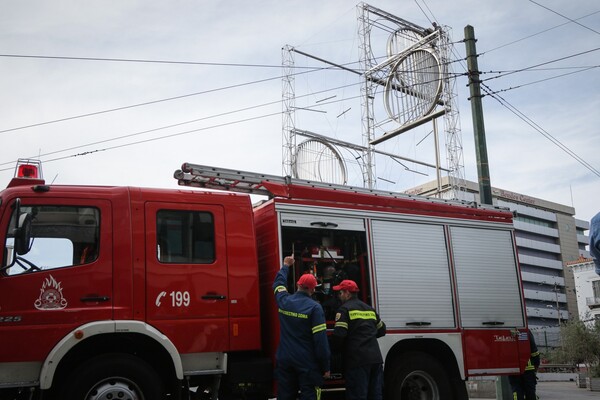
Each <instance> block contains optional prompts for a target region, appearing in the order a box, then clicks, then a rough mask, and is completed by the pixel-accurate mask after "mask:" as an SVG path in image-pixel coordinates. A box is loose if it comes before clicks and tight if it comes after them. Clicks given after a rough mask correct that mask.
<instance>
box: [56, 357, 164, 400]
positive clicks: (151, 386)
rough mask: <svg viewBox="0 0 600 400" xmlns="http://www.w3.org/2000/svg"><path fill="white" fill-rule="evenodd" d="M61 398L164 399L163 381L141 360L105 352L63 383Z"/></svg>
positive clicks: (85, 399) (87, 399)
mask: <svg viewBox="0 0 600 400" xmlns="http://www.w3.org/2000/svg"><path fill="white" fill-rule="evenodd" d="M61 394H62V396H61V400H106V399H110V398H113V399H119V400H163V398H164V389H163V382H162V380H161V379H160V377H159V376H158V374H157V373H156V371H155V370H154V369H153V368H152V367H150V365H148V363H147V362H145V361H144V360H142V359H140V358H138V357H134V356H131V355H128V354H106V355H102V356H98V357H95V358H93V359H91V360H89V361H86V362H84V363H83V364H82V365H80V366H79V368H77V369H75V371H74V372H73V373H71V374H70V375H69V377H68V378H67V380H66V381H65V382H62V390H61Z"/></svg>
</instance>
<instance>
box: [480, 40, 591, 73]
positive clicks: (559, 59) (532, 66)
mask: <svg viewBox="0 0 600 400" xmlns="http://www.w3.org/2000/svg"><path fill="white" fill-rule="evenodd" d="M598 50H600V47H596V48H594V49H590V50H586V51H582V52H579V53H575V54H571V55H569V56H564V57H560V58H556V59H554V60H550V61H545V62H543V63H539V64H535V65H531V66H529V67H525V68H520V69H516V70H513V71H510V72H506V73H504V74H499V75H496V76H493V77H491V78H487V79H483V80H482V82H485V81H490V80H492V79H498V78H502V77H505V76H508V75H512V74H516V73H517V72H523V71H528V70H531V69H534V68H537V67H541V66H543V65H548V64H552V63H555V62H559V61H563V60H568V59H569V58H573V57H579V56H582V55H584V54H589V53H593V52H595V51H598Z"/></svg>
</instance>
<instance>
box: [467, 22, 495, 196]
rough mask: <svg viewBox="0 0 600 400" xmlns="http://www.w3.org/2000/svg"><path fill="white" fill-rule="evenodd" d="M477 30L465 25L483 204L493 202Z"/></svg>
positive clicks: (472, 111)
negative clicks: (478, 60) (477, 48)
mask: <svg viewBox="0 0 600 400" xmlns="http://www.w3.org/2000/svg"><path fill="white" fill-rule="evenodd" d="M475 42H476V39H475V31H474V29H473V27H472V26H471V25H467V26H465V46H466V49H467V68H468V70H469V91H470V96H471V97H470V98H469V100H470V101H471V113H472V114H473V133H474V134H475V152H476V155H477V175H478V178H479V198H480V201H481V204H492V185H491V182H490V171H489V164H488V156H487V145H486V143H485V125H484V123H483V107H482V105H481V86H480V83H481V81H480V80H479V66H478V65H477V50H476V48H475Z"/></svg>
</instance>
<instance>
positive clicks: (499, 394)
mask: <svg viewBox="0 0 600 400" xmlns="http://www.w3.org/2000/svg"><path fill="white" fill-rule="evenodd" d="M475 42H476V39H475V30H474V29H473V27H472V26H471V25H467V26H465V46H466V49H467V68H468V70H469V92H470V96H471V97H470V98H469V100H470V101H471V113H472V114H473V133H474V134H475V153H476V155H477V176H478V180H479V199H480V202H481V204H492V184H491V182H490V170H489V163H488V156H487V145H486V142H485V125H484V123H483V106H482V105H481V86H480V83H481V81H480V80H479V66H478V65H477V49H476V48H475ZM511 398H512V393H511V390H510V385H509V384H508V377H506V376H499V377H498V379H497V380H496V399H497V400H511Z"/></svg>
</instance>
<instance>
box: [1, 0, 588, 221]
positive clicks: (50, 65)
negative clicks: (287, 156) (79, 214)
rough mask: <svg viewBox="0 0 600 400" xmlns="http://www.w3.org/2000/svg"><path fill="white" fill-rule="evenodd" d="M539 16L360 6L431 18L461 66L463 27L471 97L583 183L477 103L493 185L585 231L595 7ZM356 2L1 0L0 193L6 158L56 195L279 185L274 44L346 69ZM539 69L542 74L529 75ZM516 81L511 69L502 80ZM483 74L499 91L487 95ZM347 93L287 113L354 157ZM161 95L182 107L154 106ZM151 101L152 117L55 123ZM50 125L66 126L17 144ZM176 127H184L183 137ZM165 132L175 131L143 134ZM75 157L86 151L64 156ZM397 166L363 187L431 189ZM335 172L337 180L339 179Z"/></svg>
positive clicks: (386, 167) (464, 4) (7, 172)
mask: <svg viewBox="0 0 600 400" xmlns="http://www.w3.org/2000/svg"><path fill="white" fill-rule="evenodd" d="M536 2H537V3H538V4H535V3H534V2H532V1H526V0H506V1H497V0H455V1H452V2H449V1H446V0H427V1H425V2H424V1H423V0H418V2H417V1H414V0H406V1H403V2H399V1H391V0H374V1H372V2H370V3H369V4H371V5H373V6H375V7H378V8H380V9H383V10H385V11H387V12H389V13H391V14H394V15H396V16H398V17H400V18H403V19H405V20H408V21H410V22H413V23H415V24H418V25H420V26H423V27H428V26H431V21H432V20H434V18H435V20H437V21H438V23H440V24H442V25H445V26H448V27H450V28H451V29H452V38H453V41H454V42H456V43H455V46H456V47H455V55H454V58H455V59H461V58H464V55H465V48H464V43H462V42H461V41H462V39H463V37H464V33H463V29H464V27H465V26H466V25H472V26H474V28H475V35H476V37H477V39H478V41H477V50H478V53H482V55H481V56H480V57H479V59H478V62H479V69H480V70H481V71H483V72H485V74H484V75H482V79H489V80H488V81H486V82H485V83H486V85H488V87H489V88H490V89H491V90H494V91H502V92H500V93H498V94H499V95H500V96H502V99H504V101H505V102H506V103H507V104H509V105H510V106H512V107H514V108H515V109H516V110H518V112H520V113H522V114H523V115H524V116H525V117H526V118H529V119H530V120H531V121H532V122H533V123H535V124H537V125H538V126H539V127H541V129H543V131H544V132H545V133H547V134H549V135H552V137H554V138H555V139H557V140H558V141H560V142H561V143H562V144H564V145H565V146H566V147H567V148H568V149H570V150H571V151H573V152H574V153H575V154H576V155H577V156H579V157H581V158H582V159H583V160H585V161H586V162H587V163H589V164H591V166H592V167H593V168H594V169H595V170H596V172H595V173H594V172H593V171H590V169H588V168H586V167H584V166H583V165H582V164H580V163H579V162H577V161H576V160H575V159H574V158H572V157H571V156H569V155H567V154H566V153H565V152H564V151H563V150H561V149H559V148H558V147H557V146H556V145H555V144H553V143H552V142H551V141H550V140H548V139H547V138H545V137H544V136H543V135H542V134H541V133H539V132H538V131H536V130H535V129H533V128H532V127H531V126H530V125H528V124H527V123H525V122H524V121H523V120H522V119H520V118H519V117H517V116H516V115H515V114H514V113H513V112H511V111H510V110H508V109H507V108H506V107H505V106H503V105H502V104H500V102H499V101H498V100H496V99H494V98H492V97H489V96H486V97H484V98H483V110H484V113H485V126H486V134H487V145H488V153H489V162H490V174H491V182H492V185H493V186H495V187H499V188H502V189H505V190H509V191H513V192H518V193H523V194H527V195H530V196H534V197H539V198H542V199H545V200H549V201H554V202H557V203H561V204H567V205H573V206H574V207H575V209H576V212H577V214H576V216H577V217H578V218H580V219H584V220H589V219H590V218H591V217H592V216H593V215H594V214H595V213H596V212H598V211H600V200H598V199H600V176H598V175H597V174H596V173H597V172H598V170H599V169H600V157H598V154H599V153H600V134H599V132H598V129H599V128H598V127H599V126H600V116H599V115H600V113H599V112H598V109H600V98H599V96H598V88H599V87H600V68H598V67H599V66H600V4H598V3H597V1H594V0H576V1H571V2H565V1H561V0H536ZM356 4H357V3H356V2H349V1H341V0H329V1H313V0H304V1H253V2H248V1H242V0H238V1H171V2H163V1H128V0H119V1H112V0H103V1H85V2H83V1H41V0H36V1H34V0H21V1H8V0H0V26H1V28H0V32H1V34H0V54H2V55H3V56H2V57H0V80H1V82H2V84H1V88H2V91H1V92H0V108H1V110H2V114H1V115H2V118H1V119H0V131H1V132H0V141H1V143H2V146H0V186H1V187H4V186H5V185H6V184H7V183H8V181H9V180H10V178H11V177H12V174H13V172H14V162H15V160H16V159H17V158H18V157H36V156H38V155H41V159H42V160H43V161H44V175H45V178H46V180H47V181H48V182H50V181H53V180H54V183H56V184H79V183H84V184H102V185H131V186H150V187H167V188H176V187H177V182H176V181H175V180H174V179H173V178H172V174H173V171H174V170H176V169H178V168H179V167H180V165H181V163H183V162H192V163H198V164H206V165H214V166H220V167H226V168H234V169H241V170H247V171H256V172H263V173H270V174H280V173H281V160H282V133H281V132H282V118H281V114H280V113H281V110H282V106H281V104H280V100H281V97H282V89H281V88H282V83H281V79H280V76H281V67H280V65H281V48H282V47H283V46H284V45H286V44H288V45H291V46H295V47H296V48H297V49H299V50H301V51H304V52H306V53H310V54H313V55H316V56H318V57H321V58H325V59H328V60H330V61H333V62H335V63H339V64H348V63H355V62H356V61H357V60H358V44H359V39H358V35H357V9H356ZM544 7H546V8H544ZM549 9H550V10H553V11H554V12H552V11H550V10H549ZM557 13H558V14H561V15H558V14H557ZM569 19H571V20H576V22H573V21H569ZM382 40H385V38H383V39H382ZM577 54H579V55H577ZM7 55H22V56H40V55H42V56H54V57H82V58H111V59H129V60H133V59H135V60H148V61H158V60H163V61H181V62H188V64H183V63H182V64H173V63H155V62H143V63H142V62H116V61H113V62H109V61H91V60H71V59H68V60H67V59H44V58H23V57H7ZM559 59H562V60H560V61H556V60H559ZM295 60H296V66H298V67H299V69H298V71H299V72H301V71H308V69H307V68H306V67H317V68H319V67H324V65H323V64H322V63H319V62H317V61H315V60H310V59H307V58H304V57H300V56H298V55H297V56H296V57H295ZM551 61H556V62H551ZM189 62H192V63H196V64H190V63H189ZM205 63H209V64H205ZM210 63H215V64H219V65H210ZM224 64H229V65H224ZM539 64H544V65H542V66H539V67H536V68H530V67H533V66H536V65H539ZM465 65H466V64H465V63H464V62H460V61H457V62H456V63H455V64H454V65H453V69H454V72H455V73H458V74H462V73H463V72H464V71H465V68H466V66H465ZM354 67H357V66H356V64H354ZM300 68H303V69H300ZM585 68H589V69H587V70H584V69H585ZM523 69H525V70H523ZM519 70H523V71H520V72H515V73H512V74H506V76H504V74H505V73H506V72H508V71H519ZM490 71H495V72H490ZM497 71H503V73H502V74H498V73H497ZM498 75H503V76H501V77H498V78H496V79H491V78H494V77H495V76H498ZM561 75H562V76H561ZM357 82H358V81H357V78H356V77H355V76H354V75H352V74H349V73H344V72H340V71H331V70H329V71H321V72H307V73H305V74H301V75H298V76H297V77H296V81H295V83H296V89H295V91H296V96H297V97H298V99H297V106H299V107H301V106H308V105H314V104H315V102H316V101H317V100H319V99H323V98H326V97H330V96H334V95H335V96H336V97H335V100H334V102H331V103H329V104H326V105H323V107H322V108H321V109H320V110H321V111H326V112H325V113H317V112H298V113H297V115H296V118H297V119H296V127H297V128H299V129H307V130H312V131H315V132H318V133H320V134H323V135H326V136H330V137H335V138H337V139H340V140H344V141H348V142H353V143H357V144H360V143H361V121H360V101H359V100H357V98H358V96H359V94H360V92H359V87H358V85H357ZM466 85H467V79H466V77H465V76H464V75H460V76H459V77H458V78H457V80H456V88H457V91H458V97H459V111H460V126H461V128H462V143H463V151H464V165H465V176H466V178H467V179H469V180H475V181H476V180H477V169H476V164H475V149H474V140H473V129H472V122H471V108H470V104H469V102H468V100H467V99H468V97H469V94H468V88H467V87H466ZM333 88H338V89H335V90H333ZM511 88H514V89H511ZM506 89H510V90H506ZM503 90H506V91H503ZM317 92H320V93H319V94H317ZM180 96H184V97H180ZM176 97H180V98H178V99H175V100H170V101H159V102H156V101H158V100H165V99H169V98H176ZM150 102H154V103H152V104H148V105H145V106H139V107H131V108H126V109H122V110H119V111H114V112H104V113H100V114H97V115H92V116H88V117H84V118H75V119H68V118H71V117H76V116H81V115H86V114H94V113H97V112H102V111H107V110H112V109H117V108H123V107H128V106H132V105H137V104H142V103H150ZM348 108H350V111H348V112H347V113H345V114H343V115H341V116H340V114H341V113H342V112H343V111H344V110H347V109H348ZM241 109H247V110H245V111H239V110H241ZM61 119H68V120H65V121H62V122H55V123H47V124H42V125H38V126H33V127H28V128H25V127H27V126H29V125H35V124H41V123H45V122H50V121H55V120H61ZM188 121H195V122H190V123H186V124H182V123H184V122H188ZM172 125H177V126H174V127H171V128H169V129H160V130H157V129H158V128H163V127H166V126H172ZM15 128H23V129H15ZM151 130H153V131H152V132H146V131H151ZM429 130H431V127H430V126H428V127H422V128H420V129H417V130H415V131H414V132H412V133H410V134H408V135H403V136H402V137H401V138H399V139H398V140H397V141H390V142H386V143H385V144H384V145H382V146H381V149H382V150H385V151H390V152H394V153H396V154H400V155H404V156H406V157H410V158H419V159H423V158H424V159H425V161H428V162H431V161H432V159H430V154H429V153H431V149H432V138H431V135H429V136H428V135H427V134H428V131H429ZM143 132H146V133H143ZM185 132H189V133H185ZM167 136H170V137H167ZM121 137H123V138H122V139H118V140H117V138H121ZM159 138H161V139H159ZM154 139H156V140H154ZM421 140H422V142H421ZM134 142H143V143H137V144H132V143H134ZM85 152H92V153H88V154H86V155H79V156H76V157H73V155H75V154H82V153H85ZM408 166H409V167H410V168H411V169H414V170H417V171H419V173H413V172H410V171H405V170H404V168H403V167H402V166H400V165H398V164H397V163H395V162H393V161H391V160H389V159H381V160H378V162H377V174H376V175H377V177H379V178H383V179H380V180H378V187H379V188H382V189H389V190H404V189H407V188H409V187H412V186H415V185H418V184H421V183H424V182H426V181H430V180H432V179H434V178H435V173H434V171H432V170H430V169H426V168H423V167H419V166H414V165H408ZM349 169H350V173H351V175H352V174H353V170H352V166H351V165H350V166H349ZM423 174H426V176H425V175H423ZM354 175H355V176H354V177H353V176H351V180H350V182H349V183H350V184H353V185H357V184H359V183H360V182H358V181H357V179H358V178H357V176H356V175H357V174H356V173H355V171H354ZM387 181H392V182H394V184H392V183H389V182H387Z"/></svg>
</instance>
